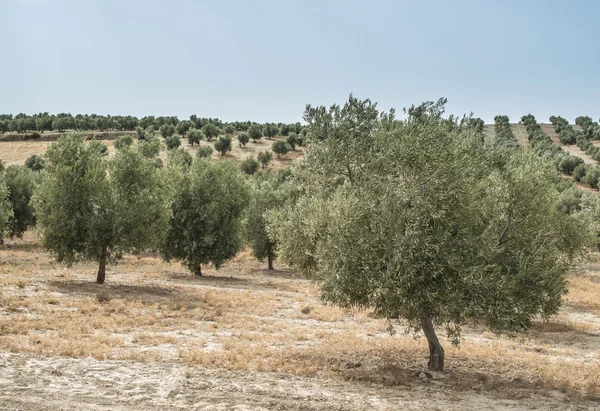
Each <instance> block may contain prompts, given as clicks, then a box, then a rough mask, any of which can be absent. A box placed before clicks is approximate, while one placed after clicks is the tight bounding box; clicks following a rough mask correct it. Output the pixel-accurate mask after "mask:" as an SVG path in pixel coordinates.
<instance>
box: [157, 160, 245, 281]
mask: <svg viewBox="0 0 600 411" xmlns="http://www.w3.org/2000/svg"><path fill="white" fill-rule="evenodd" d="M178 188H179V192H178V193H177V195H176V198H175V202H174V203H173V206H172V218H171V222H170V227H169V229H168V232H167V239H166V241H165V243H164V245H163V248H162V254H163V256H164V258H165V259H166V260H167V261H168V260H172V259H176V260H180V261H182V262H183V264H184V265H185V266H186V267H187V268H188V269H189V270H190V271H192V272H195V273H196V274H198V275H201V270H200V267H201V265H202V264H208V263H211V262H212V263H213V264H214V266H215V267H216V268H219V267H220V266H221V265H222V264H223V263H224V262H225V261H227V260H228V259H230V258H231V257H233V256H235V254H236V253H237V252H238V251H239V250H240V248H241V246H242V241H241V236H240V225H241V215H242V212H243V210H244V208H245V206H246V204H247V202H248V197H249V194H248V187H247V185H246V182H245V179H244V178H243V177H242V175H241V174H240V172H239V171H238V169H237V166H236V165H235V164H234V163H232V162H229V161H219V162H209V161H208V160H206V159H196V160H194V162H193V163H192V166H191V167H190V168H189V170H187V172H186V173H185V175H184V177H183V178H182V180H181V182H180V183H179V184H178Z"/></svg>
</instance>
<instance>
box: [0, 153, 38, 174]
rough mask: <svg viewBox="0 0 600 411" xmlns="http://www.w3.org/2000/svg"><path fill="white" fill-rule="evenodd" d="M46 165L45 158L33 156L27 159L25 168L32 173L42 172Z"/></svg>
mask: <svg viewBox="0 0 600 411" xmlns="http://www.w3.org/2000/svg"><path fill="white" fill-rule="evenodd" d="M45 164H46V161H45V160H44V158H43V157H40V156H38V155H37V154H33V155H31V156H29V157H27V160H25V167H27V168H28V169H30V170H32V171H42V170H43V169H44V165H45ZM0 171H1V170H0Z"/></svg>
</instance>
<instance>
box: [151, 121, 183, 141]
mask: <svg viewBox="0 0 600 411" xmlns="http://www.w3.org/2000/svg"><path fill="white" fill-rule="evenodd" d="M186 131H187V130H186ZM158 132H159V133H160V134H161V135H162V136H163V138H164V139H165V140H166V139H167V138H169V137H171V136H172V135H173V134H175V126H173V124H163V125H162V126H160V127H159V128H158ZM180 134H182V133H180Z"/></svg>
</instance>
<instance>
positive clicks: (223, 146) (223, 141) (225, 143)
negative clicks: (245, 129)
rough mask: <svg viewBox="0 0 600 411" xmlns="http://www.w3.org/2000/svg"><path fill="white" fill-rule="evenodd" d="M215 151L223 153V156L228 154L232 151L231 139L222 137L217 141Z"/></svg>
mask: <svg viewBox="0 0 600 411" xmlns="http://www.w3.org/2000/svg"><path fill="white" fill-rule="evenodd" d="M214 146H215V150H217V151H218V152H219V153H221V155H222V156H224V155H225V154H227V152H228V151H231V137H229V136H220V137H219V139H218V140H217V141H215V144H214Z"/></svg>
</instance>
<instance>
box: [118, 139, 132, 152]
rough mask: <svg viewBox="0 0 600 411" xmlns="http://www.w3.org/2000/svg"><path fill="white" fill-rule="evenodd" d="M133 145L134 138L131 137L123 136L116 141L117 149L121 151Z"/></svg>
mask: <svg viewBox="0 0 600 411" xmlns="http://www.w3.org/2000/svg"><path fill="white" fill-rule="evenodd" d="M132 144H133V138H132V137H131V136H121V137H119V138H118V139H117V141H115V148H116V149H117V150H121V149H122V148H125V147H129V146H130V145H132Z"/></svg>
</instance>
